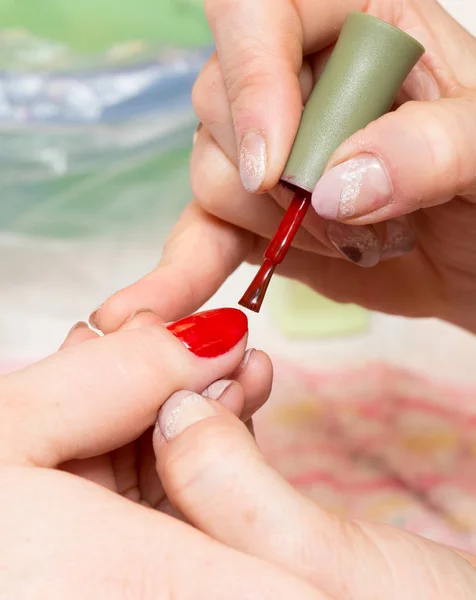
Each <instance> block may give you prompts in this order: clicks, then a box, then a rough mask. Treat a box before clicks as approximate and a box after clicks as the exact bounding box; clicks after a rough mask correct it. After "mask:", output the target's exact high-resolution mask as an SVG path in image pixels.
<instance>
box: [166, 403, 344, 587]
mask: <svg viewBox="0 0 476 600" xmlns="http://www.w3.org/2000/svg"><path fill="white" fill-rule="evenodd" d="M154 448H155V452H156V455H157V468H158V472H159V475H160V477H161V479H162V483H163V485H164V488H165V490H166V492H167V495H168V497H169V499H170V501H171V502H172V504H174V506H176V507H177V508H178V509H179V510H180V511H181V512H182V513H183V514H184V515H185V516H186V517H187V519H189V521H190V523H191V524H193V525H195V526H196V527H197V528H198V529H200V530H201V531H203V532H205V533H207V534H209V535H210V536H211V537H213V538H215V539H217V540H218V541H220V542H222V543H226V544H227V545H229V546H231V547H233V548H236V549H237V550H240V551H242V552H245V553H248V554H254V555H255V556H259V557H262V558H266V559H267V560H270V561H272V562H275V563H277V564H279V565H281V566H283V567H285V568H289V569H292V570H293V571H294V572H295V573H296V574H297V575H299V576H300V577H305V578H307V579H309V580H310V581H311V582H312V583H313V584H316V585H319V586H321V585H322V586H323V589H325V591H327V592H328V593H332V592H336V591H337V590H338V588H336V585H337V582H339V585H340V584H341V576H342V567H343V565H346V564H349V562H348V560H347V559H348V558H349V557H348V556H347V555H346V544H345V541H346V540H345V539H344V536H345V532H344V528H343V526H342V524H341V522H340V521H339V520H338V519H337V518H335V517H333V516H331V515H330V514H328V513H326V512H325V511H323V510H321V509H320V508H319V507H318V506H317V505H315V504H314V503H312V502H311V501H309V500H307V499H306V498H305V497H303V496H302V495H301V494H299V493H298V492H297V491H296V490H295V489H294V488H293V487H292V486H290V485H289V484H288V483H287V482H286V481H285V480H284V479H282V478H281V477H280V476H279V475H278V474H277V473H276V472H275V471H274V470H273V469H272V468H271V467H270V466H269V465H268V464H267V463H266V461H265V460H264V458H263V457H262V456H261V454H260V453H259V452H258V450H257V447H256V445H255V443H254V440H253V438H252V436H251V435H250V433H249V431H248V430H247V428H246V426H245V425H244V424H243V423H241V422H240V421H239V420H238V419H236V418H235V417H233V415H231V414H230V413H228V412H227V411H225V410H224V409H223V407H221V406H220V405H219V404H217V403H213V402H210V401H208V400H207V399H205V398H203V397H201V396H199V395H198V394H191V393H190V392H188V393H187V392H181V393H179V394H175V395H174V396H172V398H170V399H169V400H168V401H167V403H165V404H164V406H163V407H162V409H161V411H160V413H159V418H158V421H157V426H156V430H155V434H154ZM197 448H200V452H197ZM230 515H232V516H233V518H230ZM350 552H351V551H350ZM318 565H325V569H321V568H319V566H318Z"/></svg>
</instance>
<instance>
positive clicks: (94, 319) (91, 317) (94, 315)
mask: <svg viewBox="0 0 476 600" xmlns="http://www.w3.org/2000/svg"><path fill="white" fill-rule="evenodd" d="M103 306H104V303H103V304H100V305H99V306H98V307H97V308H96V310H94V311H93V312H92V313H91V314H90V315H89V319H88V321H89V324H90V325H91V327H94V329H99V327H98V323H97V316H98V312H99V311H100V310H101V308H102V307H103Z"/></svg>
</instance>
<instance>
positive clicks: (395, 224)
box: [382, 219, 416, 259]
mask: <svg viewBox="0 0 476 600" xmlns="http://www.w3.org/2000/svg"><path fill="white" fill-rule="evenodd" d="M386 228H387V231H386V236H385V243H384V245H383V246H382V258H386V259H389V258H398V257H399V256H403V255H404V254H408V253H409V252H411V251H412V250H413V248H414V247H415V244H416V237H415V233H414V232H413V230H412V229H410V227H408V225H406V224H405V223H402V222H400V221H396V220H395V219H392V220H390V221H387V222H386Z"/></svg>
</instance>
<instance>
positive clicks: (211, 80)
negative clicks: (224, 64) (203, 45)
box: [192, 52, 313, 167]
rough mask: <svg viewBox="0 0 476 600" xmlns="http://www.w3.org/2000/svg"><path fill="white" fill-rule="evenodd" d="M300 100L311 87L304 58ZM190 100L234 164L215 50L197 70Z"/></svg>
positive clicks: (232, 140) (224, 90) (229, 116)
mask: <svg viewBox="0 0 476 600" xmlns="http://www.w3.org/2000/svg"><path fill="white" fill-rule="evenodd" d="M298 82H299V87H300V90H301V101H302V103H305V102H307V100H308V98H309V96H310V94H311V91H312V87H313V73H312V69H311V65H310V63H309V62H308V61H307V60H304V62H303V64H302V67H301V70H300V72H299V74H298ZM192 102H193V106H194V109H195V112H196V114H197V117H198V118H199V120H200V122H201V123H202V125H203V127H204V128H205V129H206V130H207V131H208V132H209V133H210V135H211V136H212V137H213V139H214V140H215V141H216V143H217V144H218V146H219V147H220V148H221V149H222V151H223V152H224V153H225V156H226V157H227V158H228V160H229V161H230V162H231V163H232V164H233V165H234V166H235V167H237V166H238V149H237V145H236V140H235V131H234V128H233V120H232V114H231V110H230V103H229V101H228V96H227V88H226V84H225V80H224V78H223V73H222V70H221V66H220V63H219V60H218V55H217V53H216V52H214V53H213V55H212V56H211V57H210V59H209V60H208V62H207V63H206V65H205V66H204V68H203V70H202V72H201V73H200V75H199V77H198V79H197V81H196V83H195V85H194V88H193V91H192Z"/></svg>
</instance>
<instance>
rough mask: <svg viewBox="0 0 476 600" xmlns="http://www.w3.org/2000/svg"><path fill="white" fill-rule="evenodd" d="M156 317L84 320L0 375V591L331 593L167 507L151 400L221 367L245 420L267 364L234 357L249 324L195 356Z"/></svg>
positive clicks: (257, 356) (233, 405) (318, 596)
mask: <svg viewBox="0 0 476 600" xmlns="http://www.w3.org/2000/svg"><path fill="white" fill-rule="evenodd" d="M160 323H161V321H160V319H158V317H157V316H155V315H152V314H146V313H143V314H141V315H138V316H137V317H135V318H134V319H132V321H130V322H128V323H127V324H126V325H125V326H124V327H123V328H122V329H121V331H119V332H117V333H115V334H112V335H110V336H106V337H103V338H100V337H99V336H98V335H97V334H96V333H94V332H92V331H91V330H89V328H88V327H87V326H86V325H85V324H80V325H79V326H77V327H75V328H74V329H73V330H72V331H71V332H70V334H69V336H68V338H67V339H66V341H65V342H64V344H63V346H62V348H61V350H60V351H59V352H58V353H57V354H55V355H53V356H51V357H49V358H48V359H46V360H44V361H42V362H40V363H37V364H36V365H33V366H32V367H30V368H28V369H25V370H23V371H18V372H16V373H13V374H11V375H7V376H3V377H1V378H0V397H1V403H0V411H1V418H0V428H1V435H0V477H1V481H2V486H1V490H0V515H1V517H0V547H1V549H0V555H1V556H2V569H1V572H0V597H2V598H9V599H10V598H11V599H12V600H13V599H15V600H17V599H23V598H33V597H34V598H35V599H36V598H37V599H38V600H42V599H45V600H46V599H48V600H52V599H54V598H71V599H72V600H75V599H76V598H77V599H78V600H79V599H80V598H85V597H88V598H101V600H102V599H108V598H114V599H117V598H140V599H141V600H142V599H144V600H147V599H149V598H150V599H151V600H152V598H153V599H154V600H157V599H160V598H164V600H165V599H166V598H171V597H174V598H177V599H184V600H185V599H189V598H196V597H201V598H202V597H203V598H205V597H206V598H217V599H218V598H223V597H224V595H226V597H227V598H236V599H238V598H239V599H241V598H243V597H251V595H253V597H254V598H262V599H268V598H271V597H273V598H275V597H276V598H283V599H284V598H289V597H299V598H301V597H302V598H306V599H309V600H327V596H326V595H325V594H324V593H322V592H320V591H319V590H315V589H313V587H312V586H311V585H310V584H309V583H307V582H305V581H304V580H302V578H298V577H295V576H293V575H291V574H289V573H287V572H286V571H285V570H283V569H281V568H279V567H276V566H274V565H273V564H272V563H267V562H266V561H262V560H261V559H258V558H257V557H254V556H252V555H245V554H243V553H240V552H237V551H235V550H233V549H231V548H227V547H226V546H224V545H223V544H221V543H218V542H216V541H215V540H213V539H212V538H211V537H210V536H207V535H206V534H202V533H201V532H199V531H197V530H195V529H194V528H192V527H191V526H190V525H188V524H187V519H186V518H185V517H182V516H181V515H179V513H177V511H176V510H175V509H174V510H172V509H171V505H170V502H169V501H168V499H167V496H166V495H165V492H164V489H163V486H162V484H161V483H160V479H159V476H158V474H157V471H156V469H155V456H154V451H153V447H152V430H151V429H150V428H151V426H153V425H154V422H155V420H156V418H157V412H158V410H159V408H160V406H161V405H162V404H163V403H164V402H165V401H166V400H167V397H168V396H169V395H170V394H171V393H173V392H175V391H177V390H179V389H180V388H181V387H184V386H187V387H189V388H190V386H191V389H196V390H200V389H203V387H204V386H209V385H210V384H211V383H213V382H214V381H216V380H219V379H220V378H222V377H224V376H229V374H230V373H231V374H232V377H233V383H232V384H231V386H230V387H229V388H228V389H227V390H226V392H225V393H224V395H223V397H220V402H221V404H220V405H221V406H223V408H224V410H227V411H228V410H230V411H233V412H235V413H236V414H238V415H240V416H241V417H242V418H243V419H245V420H247V419H248V418H249V416H250V414H251V413H252V412H253V411H254V410H255V409H256V408H257V406H260V405H261V404H262V403H263V402H264V400H265V399H266V397H267V396H268V394H269V389H270V383H271V374H272V373H271V365H270V362H269V359H268V358H267V357H266V355H264V354H263V353H260V352H258V351H254V352H253V353H252V354H250V355H249V360H248V363H247V364H246V366H245V367H242V368H240V366H239V365H240V361H241V360H242V358H243V355H244V351H245V347H246V338H244V339H242V340H241V341H240V342H239V343H238V344H237V346H235V347H234V348H233V349H232V350H231V351H230V352H228V353H227V354H225V355H223V356H220V357H217V358H216V359H200V358H198V357H195V356H194V355H192V354H191V353H190V352H189V351H188V350H186V349H185V347H183V346H182V344H181V343H180V342H179V341H178V340H177V339H176V338H174V337H173V336H172V335H171V334H170V333H169V332H168V331H167V330H166V329H165V328H163V327H161V326H160ZM126 364H127V368H125V365H126ZM225 407H226V408H225ZM150 506H154V507H155V508H157V509H158V510H151V508H150ZM166 513H172V514H174V515H175V516H180V518H181V520H178V519H176V518H172V516H169V515H168V514H166ZM183 521H185V522H183ZM163 540H167V543H166V544H165V543H162V541H163ZM184 549H186V551H185V550H184ZM105 557H107V560H106V559H105ZM185 572H186V573H187V577H183V574H184V573H185ZM85 573H87V577H85ZM301 595H302V596H301Z"/></svg>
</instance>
